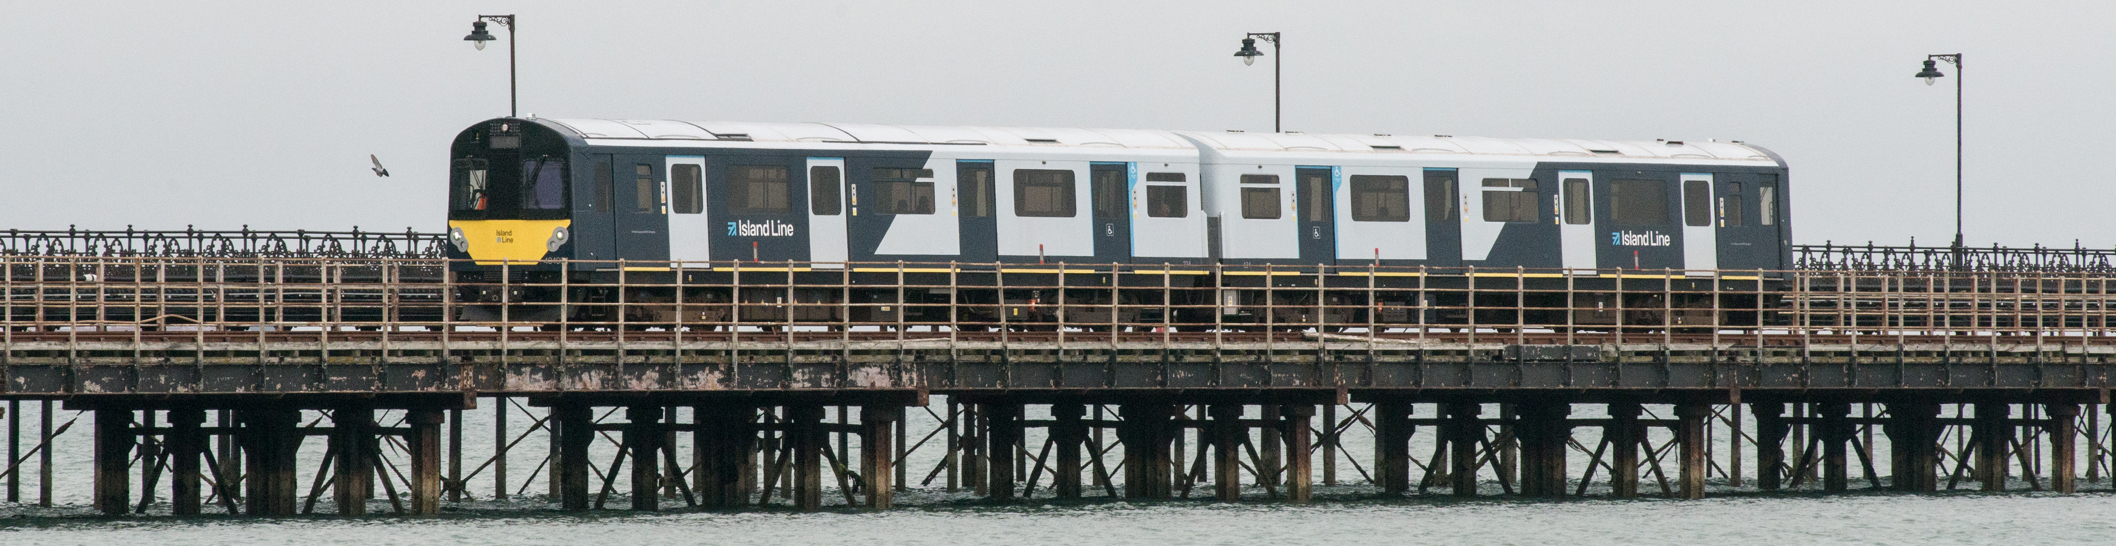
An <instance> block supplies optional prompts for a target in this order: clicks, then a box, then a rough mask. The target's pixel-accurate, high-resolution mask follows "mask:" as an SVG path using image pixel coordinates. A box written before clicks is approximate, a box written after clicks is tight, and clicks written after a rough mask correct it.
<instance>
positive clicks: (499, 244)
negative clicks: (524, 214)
mask: <svg viewBox="0 0 2116 546" xmlns="http://www.w3.org/2000/svg"><path fill="white" fill-rule="evenodd" d="M572 224H573V221H572V220H449V221H448V228H449V230H450V231H454V230H462V232H463V239H464V243H465V245H464V246H466V247H468V251H469V253H470V259H471V261H472V262H475V263H477V264H478V265H500V263H501V262H502V261H507V262H512V263H518V264H519V263H535V262H536V261H538V260H542V259H544V254H547V253H548V252H549V249H548V248H547V245H548V244H550V242H551V234H552V232H554V231H556V230H558V229H560V228H568V229H570V228H571V226H572Z"/></svg>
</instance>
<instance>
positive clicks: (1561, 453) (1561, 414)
mask: <svg viewBox="0 0 2116 546" xmlns="http://www.w3.org/2000/svg"><path fill="white" fill-rule="evenodd" d="M1514 411H1515V416H1516V419H1515V422H1516V424H1515V425H1514V427H1513V430H1514V433H1515V435H1516V437H1517V438H1519V439H1520V444H1521V495H1523V496H1527V497H1539V498H1559V497H1563V496H1565V495H1566V494H1567V493H1569V492H1570V491H1568V490H1566V488H1565V486H1566V481H1567V479H1568V478H1569V477H1570V475H1568V474H1567V473H1566V469H1565V458H1566V455H1568V454H1569V449H1570V447H1571V443H1572V425H1571V423H1570V422H1568V421H1567V420H1566V418H1567V417H1568V416H1569V415H1570V414H1571V413H1572V404H1571V403H1570V402H1562V401H1537V402H1524V403H1522V404H1520V405H1519V406H1518V407H1516V409H1515V410H1514Z"/></svg>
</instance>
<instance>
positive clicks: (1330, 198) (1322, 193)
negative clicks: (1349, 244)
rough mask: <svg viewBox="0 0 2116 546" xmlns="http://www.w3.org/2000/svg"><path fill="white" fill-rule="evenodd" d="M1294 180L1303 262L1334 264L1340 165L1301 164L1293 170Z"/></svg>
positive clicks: (1296, 213)
mask: <svg viewBox="0 0 2116 546" xmlns="http://www.w3.org/2000/svg"><path fill="white" fill-rule="evenodd" d="M1293 179H1294V187H1293V191H1294V192H1295V193H1296V195H1295V196H1294V202H1293V213H1294V214H1295V215H1297V216H1298V221H1297V222H1296V224H1295V225H1298V226H1300V261H1301V263H1310V264H1318V263H1319V264H1329V263H1335V262H1336V259H1337V228H1336V226H1335V225H1334V223H1333V222H1332V220H1333V219H1335V218H1337V211H1336V207H1335V206H1334V205H1335V204H1336V199H1335V196H1334V194H1335V193H1336V192H1335V189H1336V188H1335V186H1336V185H1337V184H1336V182H1337V180H1336V179H1337V168H1336V167H1300V168H1297V169H1294V171H1293Z"/></svg>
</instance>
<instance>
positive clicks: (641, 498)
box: [623, 406, 662, 512]
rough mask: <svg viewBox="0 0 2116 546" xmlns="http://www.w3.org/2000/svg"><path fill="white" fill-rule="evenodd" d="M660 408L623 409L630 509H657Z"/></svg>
mask: <svg viewBox="0 0 2116 546" xmlns="http://www.w3.org/2000/svg"><path fill="white" fill-rule="evenodd" d="M661 413H662V412H661V408H660V407H656V406H631V407H627V408H625V419H626V421H628V422H627V423H625V428H624V435H623V437H624V443H625V451H626V452H627V453H628V455H627V456H626V459H627V460H628V462H630V463H631V464H632V468H631V470H632V509H633V510H640V511H648V512H651V511H655V510H660V509H661V464H660V460H661V457H660V454H661V442H662V432H661Z"/></svg>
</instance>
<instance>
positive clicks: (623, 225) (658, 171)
mask: <svg viewBox="0 0 2116 546" xmlns="http://www.w3.org/2000/svg"><path fill="white" fill-rule="evenodd" d="M664 159H665V158H664V157H663V156H658V155H619V156H616V163H617V168H616V172H615V173H613V174H614V175H615V178H616V180H615V182H616V184H615V187H614V188H613V189H614V190H615V191H613V192H612V193H613V194H614V195H613V197H615V199H614V200H615V201H616V203H615V205H616V208H615V210H614V211H613V214H614V216H615V219H614V221H613V222H612V223H613V225H614V226H615V227H616V229H613V230H611V233H613V234H614V235H616V237H614V238H612V243H613V245H614V249H615V252H614V254H615V257H616V258H618V259H625V260H649V261H657V260H667V259H669V254H670V252H669V219H668V197H667V196H668V189H667V183H666V180H665V179H664V178H663V176H665V175H666V173H667V171H668V164H667V163H665V161H664ZM692 159H694V160H696V159H699V158H696V157H693V158H692ZM699 235H700V237H701V239H700V241H699V242H697V243H695V244H696V247H697V248H698V250H700V251H703V250H704V248H705V245H704V243H703V239H702V237H703V234H699ZM685 255H686V257H688V256H689V255H690V254H689V252H688V251H687V252H685ZM695 259H704V254H699V255H698V258H695Z"/></svg>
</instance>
